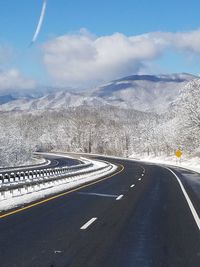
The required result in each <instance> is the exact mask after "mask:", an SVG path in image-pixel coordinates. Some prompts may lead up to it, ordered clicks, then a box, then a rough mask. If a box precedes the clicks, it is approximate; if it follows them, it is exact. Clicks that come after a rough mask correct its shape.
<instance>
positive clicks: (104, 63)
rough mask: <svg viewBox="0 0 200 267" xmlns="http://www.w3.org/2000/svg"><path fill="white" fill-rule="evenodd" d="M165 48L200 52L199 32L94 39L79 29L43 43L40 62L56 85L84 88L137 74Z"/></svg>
mask: <svg viewBox="0 0 200 267" xmlns="http://www.w3.org/2000/svg"><path fill="white" fill-rule="evenodd" d="M167 48H173V49H178V50H179V51H180V50H181V51H187V52H192V53H200V30H196V31H193V32H185V33H170V32H169V33H168V32H166V33H165V32H155V33H148V34H143V35H138V36H130V37H128V36H125V35H124V34H120V33H115V34H113V35H110V36H102V37H95V36H93V35H91V34H89V33H88V32H87V31H84V30H81V31H80V33H78V34H68V35H63V36H60V37H57V38H55V39H52V40H50V41H48V42H47V43H45V44H44V46H43V56H44V58H43V60H44V64H45V66H46V67H47V70H48V72H49V73H50V75H51V76H52V77H53V78H54V79H55V81H56V82H57V83H59V84H63V85H70V86H80V85H81V86H86V85H89V84H92V83H94V82H102V81H103V80H104V81H105V80H112V79H115V78H117V77H121V76H123V75H129V74H131V73H136V72H140V71H141V70H143V69H144V68H145V65H146V64H147V65H148V64H149V62H152V61H153V60H154V59H156V58H157V57H159V56H160V55H161V54H162V53H163V52H164V51H165V50H166V49H167Z"/></svg>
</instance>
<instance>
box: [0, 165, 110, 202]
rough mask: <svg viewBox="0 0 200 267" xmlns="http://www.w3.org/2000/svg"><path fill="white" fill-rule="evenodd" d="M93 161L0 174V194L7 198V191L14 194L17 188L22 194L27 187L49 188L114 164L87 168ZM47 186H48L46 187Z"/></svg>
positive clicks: (108, 168) (108, 167)
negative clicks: (59, 182) (18, 173)
mask: <svg viewBox="0 0 200 267" xmlns="http://www.w3.org/2000/svg"><path fill="white" fill-rule="evenodd" d="M92 166H93V164H92V163H86V164H81V165H77V166H72V167H62V168H58V167H57V168H54V169H44V170H35V171H27V172H25V173H23V172H22V173H21V174H20V175H17V174H16V175H13V176H12V174H11V175H10V176H9V177H7V176H6V174H5V175H4V177H3V182H1V181H2V177H1V176H0V196H1V198H2V197H3V198H5V195H6V194H7V193H10V194H11V195H13V193H14V191H15V190H18V191H19V193H20V194H21V191H22V190H23V189H25V191H26V192H27V193H28V191H29V189H30V188H31V189H32V190H33V191H34V189H36V190H38V187H39V188H40V189H42V188H41V187H42V186H43V188H44V189H46V188H49V187H50V186H49V184H51V183H52V186H54V185H53V183H55V182H57V181H61V180H63V183H66V182H67V181H69V182H70V178H73V179H74V178H77V176H80V175H84V174H90V173H94V174H95V173H97V172H100V171H102V173H103V172H104V171H105V172H107V171H108V170H110V169H112V165H111V164H108V165H106V166H103V167H99V168H97V169H89V170H88V169H87V168H88V167H92ZM46 186H47V187H46Z"/></svg>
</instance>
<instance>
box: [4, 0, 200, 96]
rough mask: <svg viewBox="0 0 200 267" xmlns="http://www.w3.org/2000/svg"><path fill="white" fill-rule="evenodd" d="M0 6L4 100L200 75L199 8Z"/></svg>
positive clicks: (37, 0)
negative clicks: (42, 90)
mask: <svg viewBox="0 0 200 267" xmlns="http://www.w3.org/2000/svg"><path fill="white" fill-rule="evenodd" d="M41 7H42V0H28V1H27V0H19V1H17V0H15V1H13V0H0V92H4V91H6V90H7V91H8V90H13V88H16V90H22V91H23V90H26V89H27V90H34V88H36V87H38V86H41V85H43V86H44V85H45V86H58V87H59V86H62V87H73V88H81V87H82V88H87V87H92V86H96V85H98V84H101V83H103V82H106V81H109V80H113V79H117V78H120V77H123V76H127V75H131V74H136V73H138V74H143V73H145V74H160V73H174V72H177V73H178V72H188V73H193V74H199V73H200V15H199V10H200V2H199V1H197V0H190V1H181V0H168V1H162V0H109V1H108V0H84V1H83V0H73V1H69V0H48V3H47V12H46V16H45V20H44V24H43V26H42V30H41V32H40V34H39V36H38V40H37V41H36V43H34V45H32V46H29V44H30V42H31V39H32V37H33V34H34V31H35V29H36V25H37V22H38V19H39V16H40V12H41Z"/></svg>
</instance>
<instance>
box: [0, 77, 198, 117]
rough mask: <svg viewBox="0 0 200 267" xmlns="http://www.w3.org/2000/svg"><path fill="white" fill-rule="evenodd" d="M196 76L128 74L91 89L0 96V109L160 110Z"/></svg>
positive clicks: (166, 106)
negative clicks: (29, 95)
mask: <svg viewBox="0 0 200 267" xmlns="http://www.w3.org/2000/svg"><path fill="white" fill-rule="evenodd" d="M196 78H197V76H194V75H190V74H173V75H159V76H155V75H132V76H128V77H125V78H122V79H119V80H115V81H112V82H110V83H107V84H105V85H102V86H99V87H97V88H95V89H93V90H88V91H85V92H84V93H83V92H77V91H76V92H73V91H66V90H60V89H58V90H57V91H55V92H51V93H45V94H44V95H43V96H41V97H37V98H32V97H27V96H26V97H19V98H18V99H15V98H13V99H12V98H8V100H9V101H6V97H4V96H2V97H0V99H1V98H2V99H3V100H4V101H2V102H1V101H0V111H34V110H60V109H66V108H69V107H77V106H82V105H87V106H93V107H96V106H102V105H113V106H117V107H120V108H125V109H127V108H128V109H136V110H140V111H156V112H163V111H165V110H166V109H167V108H168V107H169V105H170V104H171V103H172V102H173V101H174V100H175V99H176V98H177V96H178V94H179V90H180V89H181V88H183V87H184V86H185V85H186V84H187V83H188V82H189V81H191V80H194V79H196Z"/></svg>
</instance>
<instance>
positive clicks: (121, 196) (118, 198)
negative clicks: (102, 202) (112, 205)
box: [116, 195, 124, 200]
mask: <svg viewBox="0 0 200 267" xmlns="http://www.w3.org/2000/svg"><path fill="white" fill-rule="evenodd" d="M123 196H124V195H120V196H118V197H117V198H116V200H120V199H122V198H123Z"/></svg>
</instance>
